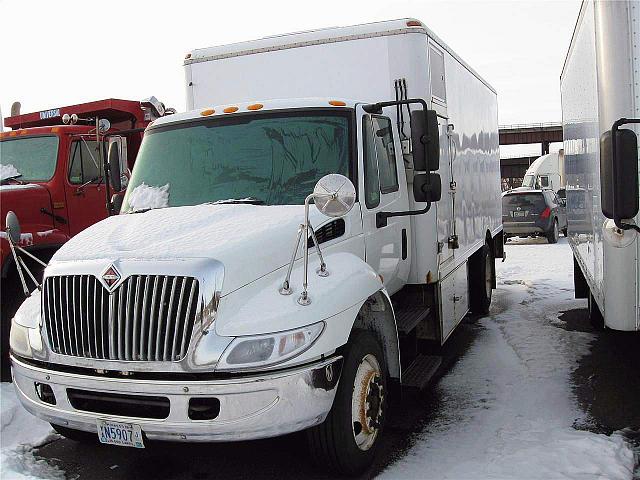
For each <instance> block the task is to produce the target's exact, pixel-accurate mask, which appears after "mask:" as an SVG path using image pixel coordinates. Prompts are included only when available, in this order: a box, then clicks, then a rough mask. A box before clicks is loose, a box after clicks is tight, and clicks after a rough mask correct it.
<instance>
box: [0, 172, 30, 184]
mask: <svg viewBox="0 0 640 480" xmlns="http://www.w3.org/2000/svg"><path fill="white" fill-rule="evenodd" d="M21 176H22V174H21V173H18V174H17V175H10V176H8V177H4V178H3V179H2V182H0V183H1V184H2V185H6V184H7V183H9V182H10V181H12V180H13V181H14V182H18V183H19V184H20V185H24V183H25V182H23V181H22V180H20V179H19V178H18V177H21Z"/></svg>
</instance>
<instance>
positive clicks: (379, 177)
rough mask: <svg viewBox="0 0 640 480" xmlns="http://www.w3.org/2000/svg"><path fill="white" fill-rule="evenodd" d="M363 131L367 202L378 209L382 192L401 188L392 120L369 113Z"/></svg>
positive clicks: (364, 119) (368, 205) (369, 206)
mask: <svg viewBox="0 0 640 480" xmlns="http://www.w3.org/2000/svg"><path fill="white" fill-rule="evenodd" d="M362 131H363V136H364V146H363V151H364V184H365V204H366V206H367V208H375V207H377V206H378V205H379V204H380V195H381V194H385V193H391V192H396V191H398V189H399V184H398V169H397V166H396V154H395V147H394V144H393V130H392V124H391V120H390V119H389V118H387V117H382V116H371V115H368V116H365V117H364V118H363V125H362Z"/></svg>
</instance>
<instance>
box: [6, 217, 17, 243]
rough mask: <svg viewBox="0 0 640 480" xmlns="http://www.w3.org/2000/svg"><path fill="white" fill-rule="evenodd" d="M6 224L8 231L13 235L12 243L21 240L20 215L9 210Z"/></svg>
mask: <svg viewBox="0 0 640 480" xmlns="http://www.w3.org/2000/svg"><path fill="white" fill-rule="evenodd" d="M5 225H6V226H7V233H8V234H9V236H10V237H11V242H12V243H19V242H20V222H19V221H18V216H17V215H16V214H15V213H13V212H12V211H9V212H7V220H6V223H5Z"/></svg>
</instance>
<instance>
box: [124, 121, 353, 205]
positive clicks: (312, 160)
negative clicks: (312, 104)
mask: <svg viewBox="0 0 640 480" xmlns="http://www.w3.org/2000/svg"><path fill="white" fill-rule="evenodd" d="M351 134H352V133H351V130H350V115H349V113H348V112H346V111H327V112H325V111H313V112H309V111H306V112H303V111H298V112H291V111H289V112H282V113H273V112H272V113H262V114H255V115H241V116H236V117H224V118H215V119H211V120H198V121H194V122H189V123H183V124H176V125H171V126H167V127H158V128H156V129H152V130H151V131H149V132H148V133H147V134H146V135H145V137H144V140H143V143H142V146H141V148H140V152H139V154H138V158H137V160H136V164H135V167H134V169H133V173H132V176H131V180H130V183H129V186H128V188H127V194H126V197H125V199H124V205H123V207H124V208H123V211H125V212H126V211H134V210H140V209H145V208H156V207H162V206H183V205H197V204H201V203H207V202H217V201H225V200H233V199H236V200H243V199H251V201H252V202H254V203H260V204H266V205H300V204H302V203H303V202H304V199H305V197H306V196H307V195H309V194H310V193H311V192H312V190H313V187H314V185H315V184H316V182H317V181H318V180H319V179H320V178H322V177H323V176H324V175H326V174H328V173H340V174H342V175H345V176H349V173H350V172H349V170H350V168H349V167H350V164H351V148H350V146H351V140H350V135H351ZM145 202H148V204H145Z"/></svg>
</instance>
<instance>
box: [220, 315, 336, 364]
mask: <svg viewBox="0 0 640 480" xmlns="http://www.w3.org/2000/svg"><path fill="white" fill-rule="evenodd" d="M323 330H324V322H318V323H314V324H313V325H308V326H306V327H302V328H297V329H295V330H287V331H284V332H278V333H270V334H267V335H256V336H251V337H236V338H235V339H234V340H233V341H232V342H231V344H230V345H229V346H228V347H227V348H226V350H225V351H224V353H223V354H222V358H221V359H220V362H219V363H218V368H217V370H247V369H255V368H259V367H267V366H270V365H275V364H277V363H282V362H284V361H286V360H289V359H291V358H293V357H295V356H297V355H300V354H301V353H303V352H304V351H305V350H308V349H309V347H311V345H313V343H314V342H315V341H316V340H317V339H318V337H319V336H320V334H321V333H322V331H323Z"/></svg>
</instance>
